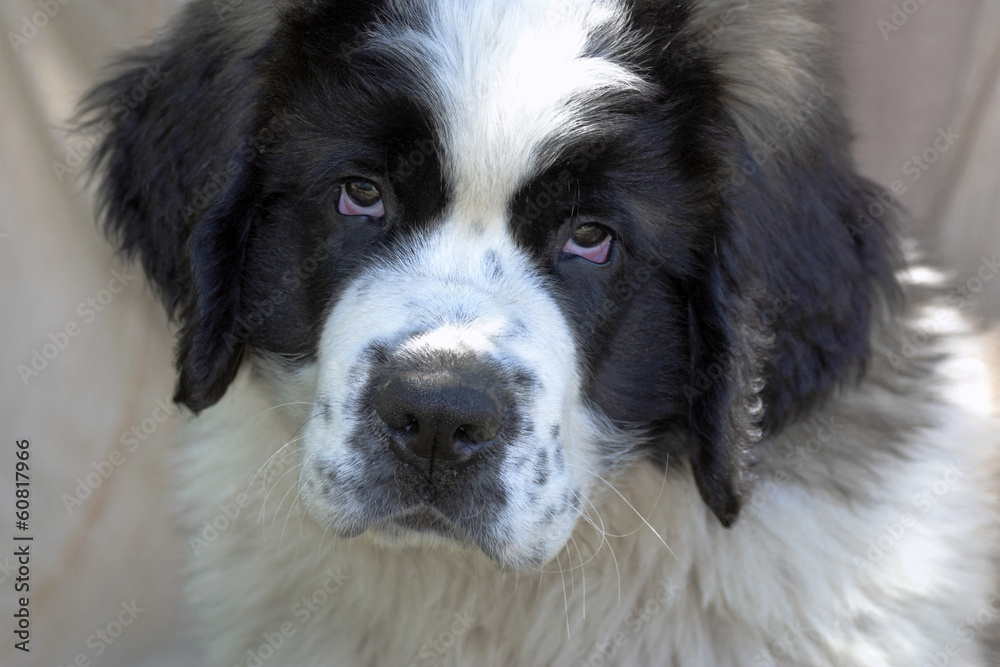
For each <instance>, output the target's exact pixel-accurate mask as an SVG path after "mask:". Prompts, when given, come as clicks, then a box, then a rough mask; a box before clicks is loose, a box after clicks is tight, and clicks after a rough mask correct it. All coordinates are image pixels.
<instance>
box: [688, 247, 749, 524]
mask: <svg viewBox="0 0 1000 667" xmlns="http://www.w3.org/2000/svg"><path fill="white" fill-rule="evenodd" d="M739 232H740V230H739V229H725V228H723V229H721V230H720V232H719V233H718V234H716V237H715V239H714V240H713V241H714V243H713V247H712V251H711V255H710V257H708V258H707V259H706V260H705V261H706V263H707V267H706V270H705V272H704V274H703V275H701V276H697V277H695V278H694V279H693V280H692V281H691V283H690V285H689V286H688V290H687V293H688V294H687V296H688V322H689V329H690V341H691V380H690V384H689V385H688V386H686V387H685V394H687V399H688V427H689V429H690V436H691V439H692V449H691V469H692V472H693V473H694V477H695V481H696V482H697V484H698V489H699V491H700V492H701V496H702V498H703V499H704V501H705V504H707V505H708V506H709V508H710V509H711V510H712V511H713V512H714V513H715V515H716V516H717V517H718V518H719V521H721V522H722V524H723V525H724V526H726V527H728V526H730V525H732V523H733V522H734V521H735V520H736V518H737V516H738V515H739V512H740V508H741V506H742V504H743V498H744V496H745V494H746V491H747V487H748V486H749V476H750V467H751V463H752V454H753V449H752V446H753V444H754V443H755V442H756V441H757V440H758V439H759V438H760V421H761V417H762V402H761V397H760V390H761V387H762V386H763V360H764V345H765V343H766V341H765V340H764V339H763V337H762V334H761V328H760V323H759V318H758V317H757V313H756V310H755V308H754V304H755V303H756V302H757V300H758V295H757V294H756V292H758V291H759V290H761V289H763V287H762V284H761V277H760V276H759V275H758V274H757V272H756V271H754V267H753V266H752V264H749V263H748V261H747V260H748V257H747V254H746V253H747V252H748V250H749V248H748V247H747V244H746V243H745V242H744V241H743V240H742V239H739V238H737V237H738V235H739Z"/></svg>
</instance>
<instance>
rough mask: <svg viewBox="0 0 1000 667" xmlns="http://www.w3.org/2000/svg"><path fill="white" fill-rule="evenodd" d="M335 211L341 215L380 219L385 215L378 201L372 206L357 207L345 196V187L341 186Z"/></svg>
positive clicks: (383, 205) (383, 207)
mask: <svg viewBox="0 0 1000 667" xmlns="http://www.w3.org/2000/svg"><path fill="white" fill-rule="evenodd" d="M337 211H338V212H339V213H340V214H341V215H350V216H361V215H366V216H368V217H370V218H381V217H382V216H384V215H385V204H384V203H383V202H381V201H379V203H377V204H375V205H374V206H358V203H357V202H355V201H354V200H353V199H351V198H350V197H349V196H348V195H347V189H346V186H341V187H340V200H339V201H338V202H337Z"/></svg>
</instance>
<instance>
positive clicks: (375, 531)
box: [315, 506, 569, 572]
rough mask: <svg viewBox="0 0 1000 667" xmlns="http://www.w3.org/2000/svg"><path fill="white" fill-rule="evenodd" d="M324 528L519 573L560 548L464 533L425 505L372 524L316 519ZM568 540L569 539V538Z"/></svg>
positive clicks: (396, 548) (399, 548) (483, 531)
mask: <svg viewBox="0 0 1000 667" xmlns="http://www.w3.org/2000/svg"><path fill="white" fill-rule="evenodd" d="M315 518H316V519H317V522H318V523H319V524H320V526H321V527H323V528H326V527H328V528H329V530H331V531H332V532H333V533H334V534H336V535H337V536H338V537H340V538H343V539H357V540H363V541H367V542H369V543H371V544H373V545H375V546H377V547H378V548H382V549H387V550H394V551H402V550H407V549H419V550H421V551H441V552H445V553H453V554H461V555H463V556H465V557H469V558H476V557H485V559H486V560H488V561H489V562H491V563H493V565H494V566H496V567H497V568H499V569H501V570H504V571H508V572H518V571H521V570H524V569H537V568H539V567H541V566H543V565H544V564H545V563H546V562H548V561H550V560H552V559H553V558H555V555H556V553H557V552H558V551H559V549H558V548H554V546H553V544H554V542H553V541H552V540H551V539H550V540H548V541H547V543H546V544H544V545H541V544H540V545H537V546H528V547H527V548H523V547H520V546H515V545H513V544H508V543H506V542H505V541H503V540H501V539H499V538H497V537H495V536H494V535H493V534H492V531H489V530H486V529H477V531H476V533H475V534H472V533H471V532H469V531H467V530H463V529H462V528H461V527H459V526H457V525H456V524H455V523H454V522H452V521H451V520H450V519H448V518H447V517H446V516H444V515H443V514H442V513H441V512H439V511H438V510H436V509H434V508H432V507H430V506H421V507H417V508H413V509H409V510H405V511H402V512H399V513H397V514H394V515H393V516H391V517H388V518H381V519H378V520H372V521H369V522H362V521H352V522H349V523H345V522H342V521H338V520H336V519H334V518H333V517H332V515H330V514H327V516H326V519H325V520H321V519H319V517H315ZM566 539H567V540H568V539H569V536H568V535H567V537H566Z"/></svg>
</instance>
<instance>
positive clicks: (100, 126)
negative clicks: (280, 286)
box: [80, 3, 269, 412]
mask: <svg viewBox="0 0 1000 667" xmlns="http://www.w3.org/2000/svg"><path fill="white" fill-rule="evenodd" d="M220 19H221V17H220V16H218V15H217V14H216V13H215V11H214V10H212V7H211V6H210V4H209V3H196V4H194V5H192V6H191V7H189V8H188V9H187V10H186V11H185V12H184V13H183V14H182V15H181V16H180V17H179V19H178V20H177V22H176V23H175V24H174V26H173V29H172V30H170V31H168V33H167V34H166V36H165V37H164V38H162V39H161V40H160V41H158V42H157V43H155V44H153V45H152V46H151V47H149V48H147V49H144V50H142V51H139V52H136V53H134V54H131V55H129V56H127V57H126V58H124V59H123V60H122V61H121V62H120V63H119V65H118V66H117V69H116V73H115V74H114V75H113V76H112V77H111V78H110V79H109V80H108V81H106V82H104V83H102V84H100V85H99V86H97V87H96V88H94V89H93V90H92V91H91V92H90V93H89V95H88V96H87V97H86V98H85V99H84V102H83V104H82V105H81V112H80V114H81V115H80V117H81V119H82V120H81V123H80V125H81V131H82V132H83V133H84V134H85V135H86V136H88V137H91V138H92V140H94V141H95V142H96V144H97V147H96V150H95V151H94V154H93V158H92V163H91V166H92V169H93V172H94V174H95V175H97V177H98V178H99V181H100V183H99V185H100V187H99V191H98V196H99V200H98V201H99V206H100V212H101V214H102V217H103V220H104V224H105V228H106V231H107V233H108V234H109V236H111V237H112V238H113V239H115V240H116V241H117V243H118V245H119V247H120V249H121V250H122V251H123V252H124V253H125V254H126V255H127V256H128V257H129V258H133V257H136V256H138V257H139V258H140V259H141V262H142V265H143V268H144V269H145V271H146V273H147V275H148V276H149V278H150V281H151V282H152V284H153V285H154V287H155V288H156V289H157V291H158V292H159V293H160V295H161V296H162V297H163V299H164V301H165V303H166V306H167V309H168V312H169V313H170V315H171V316H172V317H174V318H175V319H177V320H179V322H180V332H179V337H178V345H177V352H176V355H177V357H176V362H177V368H178V370H179V381H178V384H177V388H176V393H175V396H174V399H175V400H176V401H177V402H178V403H182V404H184V405H186V406H188V407H189V408H191V409H192V410H194V411H195V412H197V411H200V410H202V409H204V408H206V407H209V406H210V405H212V404H213V403H215V402H216V401H218V400H219V399H220V398H221V397H222V395H223V393H225V390H226V387H227V386H228V385H229V383H230V382H231V381H232V379H233V377H234V376H235V374H236V371H237V369H238V367H239V364H240V360H241V356H242V354H243V350H244V345H245V343H244V341H243V340H242V338H241V333H240V331H239V329H238V324H237V322H238V316H239V305H240V275H241V268H242V264H243V261H244V250H245V246H246V242H247V234H248V230H249V227H250V223H251V221H252V219H253V216H254V213H255V206H256V205H255V203H254V195H255V193H254V190H253V183H254V177H253V170H254V167H253V156H254V154H255V152H257V151H258V150H261V146H260V145H259V141H257V139H256V138H255V131H256V128H257V126H258V125H259V121H258V118H257V114H256V112H255V109H256V108H257V107H258V104H257V102H258V96H259V90H258V88H259V85H258V84H257V81H258V77H257V76H255V73H256V71H257V69H258V62H259V61H260V58H261V50H262V49H263V47H264V44H265V42H266V35H267V34H269V32H268V30H267V26H265V25H264V24H263V23H261V24H260V25H258V26H256V27H251V25H250V24H249V23H248V24H247V25H244V26H242V27H241V28H240V29H239V30H238V29H236V28H232V27H229V26H225V27H224V26H223V21H221V20H220Z"/></svg>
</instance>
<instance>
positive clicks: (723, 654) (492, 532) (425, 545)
mask: <svg viewBox="0 0 1000 667" xmlns="http://www.w3.org/2000/svg"><path fill="white" fill-rule="evenodd" d="M827 12H828V8H827V7H826V6H825V5H824V3H821V2H816V1H813V0H760V1H759V2H758V1H755V2H753V3H750V2H746V1H744V0H664V1H661V2H653V1H646V0H477V1H476V2H458V1H453V0H438V1H435V0H409V1H407V0H381V1H378V0H370V1H351V2H346V1H344V0H311V1H306V0H285V1H282V2H265V1H263V0H244V1H242V2H220V1H216V2H209V1H207V0H203V1H200V2H194V3H192V4H191V6H190V7H189V8H188V9H187V10H186V11H184V12H183V13H182V15H181V16H179V17H178V18H177V19H176V21H175V22H174V24H173V26H172V28H171V29H170V30H169V31H168V32H167V33H166V34H165V35H164V36H162V37H161V38H160V39H159V40H158V41H157V42H155V43H154V44H153V45H152V46H150V47H148V48H146V49H144V50H142V51H139V52H137V53H135V54H133V55H131V56H129V57H128V58H126V59H125V60H123V61H122V64H121V65H120V68H121V69H120V71H118V72H117V73H115V74H114V76H112V77H111V78H110V79H109V80H108V82H107V83H104V84H103V85H101V86H99V87H98V88H96V89H95V90H94V92H93V93H92V94H91V95H90V96H89V98H88V100H87V102H86V104H85V110H84V114H85V116H84V118H85V119H86V120H85V127H86V129H87V131H89V132H91V133H97V134H98V135H99V138H100V140H101V142H100V148H99V151H98V154H97V157H96V160H95V165H96V168H97V169H98V171H99V173H100V174H101V177H102V181H101V191H100V192H101V203H102V212H103V214H104V217H105V219H106V221H107V226H108V229H109V231H110V233H111V234H112V236H114V237H115V238H116V239H117V241H118V242H119V243H120V245H121V247H122V248H123V249H124V250H125V251H126V252H127V253H129V254H130V255H135V256H138V257H139V258H140V259H141V261H142V263H143V266H144V268H145V269H146V272H147V274H148V275H149V277H150V279H151V281H152V283H153V285H154V286H155V287H156V289H157V290H158V291H159V292H160V293H161V294H162V296H163V298H164V300H165V302H166V304H167V306H168V308H169V310H170V312H171V314H172V315H173V316H174V317H175V318H176V319H177V321H178V322H179V325H180V329H179V335H178V347H177V365H178V370H179V381H178V385H177V393H176V400H177V401H178V402H179V403H181V404H183V405H186V406H187V407H189V408H190V409H191V410H192V411H193V412H194V413H196V414H197V415H198V416H197V418H196V419H194V420H192V421H191V423H190V425H189V427H188V428H187V432H186V434H185V438H184V440H185V444H184V448H183V453H182V461H181V464H180V466H179V468H180V470H179V477H178V480H179V482H178V485H179V496H180V499H181V501H182V504H183V508H184V509H183V523H184V525H185V526H186V529H187V531H188V533H189V536H190V540H191V541H190V546H191V552H192V553H191V579H190V586H189V591H190V596H189V597H190V599H191V601H192V603H193V604H194V606H195V607H196V608H197V609H198V611H199V613H200V614H201V616H200V618H201V620H200V622H199V626H200V627H201V628H202V630H203V632H204V637H205V651H206V664H209V665H234V664H235V665H247V664H255V663H254V660H261V659H264V661H269V662H271V664H283V665H295V666H296V667H312V666H319V665H332V664H333V665H410V664H417V665H433V664H485V665H501V664H503V665H514V664H517V665H532V664H537V665H581V664H582V665H603V664H621V665H640V664H656V665H678V666H680V665H683V666H690V665H754V666H756V665H802V666H805V665H809V666H820V665H866V666H871V667H876V666H881V665H884V666H888V665H896V666H906V667H911V666H914V665H924V664H936V663H934V660H935V659H937V656H939V655H945V656H947V657H948V659H949V663H948V664H950V665H965V666H977V667H982V666H984V665H987V664H990V663H988V662H987V660H988V658H987V656H986V654H985V648H984V645H985V640H986V635H987V634H988V629H987V628H986V626H985V625H983V624H980V625H975V624H974V623H972V624H970V622H969V621H968V620H967V619H969V618H973V619H974V618H976V617H977V615H980V616H981V613H982V612H983V610H995V611H996V613H998V614H1000V598H998V597H994V596H995V595H997V594H996V593H995V592H994V577H993V575H994V569H993V562H992V558H993V557H994V555H995V551H996V549H995V545H996V522H995V515H994V511H995V501H994V497H993V494H992V488H993V482H994V469H995V458H996V457H995V445H996V441H997V438H996V433H995V431H994V430H993V424H992V422H991V419H990V406H989V405H988V400H987V398H986V397H987V395H988V392H989V386H988V377H987V370H986V367H985V365H984V363H983V362H982V359H984V358H985V351H984V349H983V347H982V346H983V345H984V343H983V342H982V341H981V340H980V339H979V338H978V337H977V336H976V335H975V334H973V333H972V331H971V329H970V328H969V327H968V325H966V324H964V323H963V322H962V321H961V320H960V318H959V317H958V315H957V314H956V313H955V312H953V310H949V308H948V304H947V303H946V300H945V299H944V298H943V297H942V296H941V295H938V294H937V293H936V291H935V288H934V287H933V286H932V285H931V283H933V282H934V281H933V280H929V279H928V276H929V275H930V274H929V272H928V271H926V270H915V269H914V270H907V269H905V268H904V267H903V264H902V261H901V260H900V259H899V257H898V253H897V251H896V250H895V246H894V244H893V241H892V232H891V229H890V225H889V224H888V222H887V221H886V220H885V219H884V218H885V216H886V212H885V208H884V207H883V206H881V205H880V204H879V203H878V200H877V198H876V194H875V193H876V192H877V190H876V188H875V187H874V186H872V185H870V184H869V183H867V182H865V181H864V180H863V179H861V178H859V177H858V176H857V175H856V173H855V172H854V169H853V165H852V163H851V160H850V158H849V156H848V153H847V145H848V143H849V133H848V130H847V128H846V125H845V122H844V119H843V118H842V116H841V113H840V110H839V108H838V106H837V98H838V96H839V92H838V88H839V84H838V81H837V77H836V74H835V72H834V67H833V61H834V59H835V53H834V52H833V51H832V50H831V43H832V42H833V39H832V36H831V34H830V33H829V30H828V28H827V27H826V26H827V24H828V21H827V17H826V16H825V15H826V13H827ZM151 72H152V73H154V74H155V76H154V77H150V73H151ZM150 81H152V83H150ZM140 87H141V88H142V92H143V94H142V95H141V96H136V95H134V94H133V93H134V92H135V91H136V89H137V88H140ZM126 96H127V99H129V100H136V99H139V98H141V99H142V101H141V103H139V104H138V106H137V107H136V108H132V106H134V105H132V106H123V105H121V104H120V103H119V102H120V101H121V100H122V99H125V98H126ZM357 181H364V182H366V183H371V184H374V185H376V186H377V187H378V191H379V193H380V194H381V197H382V200H381V205H384V215H378V216H359V215H347V214H345V213H344V211H343V210H342V206H341V204H340V203H339V202H341V201H342V197H343V196H344V194H343V193H344V191H345V184H346V183H351V182H357ZM581 225H599V226H600V227H599V228H600V229H601V230H605V231H606V232H607V235H608V238H609V239H611V241H610V242H611V246H610V252H609V254H608V255H607V257H606V258H604V257H602V261H600V262H596V261H589V260H588V259H586V258H585V257H583V256H579V255H577V254H574V253H573V252H567V248H570V247H571V246H570V245H569V243H570V240H571V239H573V238H575V236H574V234H575V233H576V231H577V230H579V229H580V227H581ZM901 277H902V278H903V280H902V281H900V280H899V278H901ZM914 341H916V342H914ZM410 377H417V378H419V379H420V382H424V381H428V382H430V381H431V380H429V378H439V377H444V378H446V379H447V383H446V384H447V386H445V388H444V389H440V392H439V393H440V396H443V397H444V398H441V399H440V401H438V402H439V403H442V405H444V408H441V409H446V408H448V406H449V405H452V404H453V403H458V404H461V405H463V406H464V405H465V403H463V401H465V400H466V398H467V397H466V394H467V393H470V392H472V393H476V394H477V395H478V396H480V398H482V397H484V396H485V397H486V398H484V399H482V400H485V401H486V402H487V403H490V405H494V406H495V407H494V408H490V411H491V412H490V414H491V417H490V419H491V420H492V421H494V422H496V423H495V425H494V426H495V428H493V429H492V430H490V431H489V432H490V437H488V438H486V437H479V438H476V437H472V438H471V445H470V444H468V443H466V444H465V445H463V446H462V447H463V449H462V451H463V452H472V453H469V454H468V456H466V455H465V454H463V455H462V456H461V457H459V458H458V459H448V458H446V457H445V456H444V455H443V454H441V451H443V450H440V451H439V449H438V448H439V447H441V446H442V445H439V444H435V445H434V449H433V450H431V451H429V452H424V454H421V455H413V453H412V452H411V451H409V449H408V447H409V445H408V444H407V443H410V442H411V440H408V438H409V437H410V435H409V433H410V432H409V430H408V429H409V427H407V430H401V429H400V427H398V426H394V425H393V424H390V423H389V422H390V421H392V420H391V419H389V420H388V421H387V418H386V417H385V414H386V408H385V407H384V406H385V404H386V401H385V400H383V399H384V395H385V394H386V393H387V392H388V390H387V389H386V388H387V387H389V386H391V385H393V383H394V382H396V383H397V384H398V382H399V381H400V380H399V378H410ZM434 381H435V382H436V380H434ZM418 385H419V382H417V384H415V385H413V386H418ZM407 386H410V385H407ZM434 386H435V387H436V388H435V389H434V390H433V391H439V386H438V385H434ZM455 386H458V387H459V388H460V389H459V390H454V387H455ZM469 387H473V388H474V391H473V389H469V390H468V392H466V391H465V389H464V388H469ZM463 392H464V393H463ZM434 395H435V396H437V395H438V394H434ZM393 399H394V400H395V396H394V397H393ZM407 400H411V398H410V397H409V396H408V397H407ZM412 400H414V401H425V402H426V401H428V400H430V399H428V398H427V396H424V395H420V396H417V397H416V398H412ZM480 402H482V401H480ZM435 406H436V407H435V409H437V408H440V407H441V406H440V405H437V404H435ZM448 409H452V411H453V412H454V411H455V410H458V411H459V412H461V410H464V409H465V408H463V407H460V408H454V407H453V406H452V407H451V408H448ZM415 423H416V420H415V421H414V424H415ZM434 442H435V443H438V442H439V441H438V440H435V441H434ZM463 442H464V441H463ZM473 450H475V451H473ZM414 451H416V450H414ZM939 490H943V492H941V493H938V492H937V491H939ZM885 535H888V536H889V538H888V539H883V538H884V536H885ZM880 540H881V542H880ZM880 544H881V546H880ZM873 547H875V548H873ZM991 613H992V612H991ZM276 633H277V634H276ZM279 640H280V641H279ZM264 656H267V657H266V658H265V657H264Z"/></svg>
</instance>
